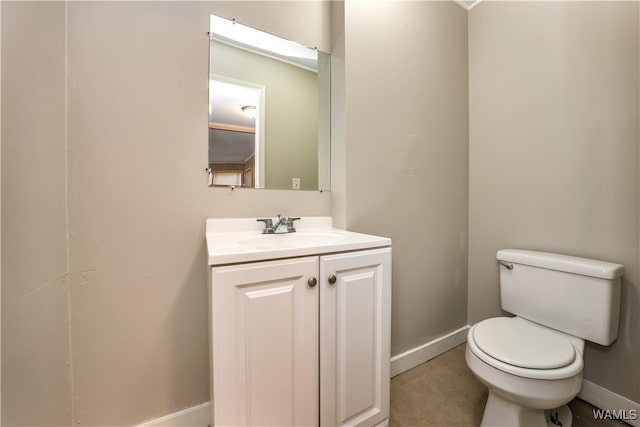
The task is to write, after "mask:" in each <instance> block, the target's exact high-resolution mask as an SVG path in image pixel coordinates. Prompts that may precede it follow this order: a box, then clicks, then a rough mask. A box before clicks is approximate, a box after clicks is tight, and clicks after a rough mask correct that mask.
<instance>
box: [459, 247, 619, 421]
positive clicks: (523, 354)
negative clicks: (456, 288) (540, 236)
mask: <svg viewBox="0 0 640 427" xmlns="http://www.w3.org/2000/svg"><path fill="white" fill-rule="evenodd" d="M496 258H497V260H498V263H499V265H500V305H501V307H502V309H503V310H505V311H507V312H509V313H512V314H514V315H515V316H514V317H494V318H490V319H486V320H483V321H481V322H478V323H477V324H475V325H474V326H473V327H471V328H470V329H469V334H468V336H467V349H466V355H465V358H466V361H467V365H468V366H469V368H470V369H471V372H473V374H474V375H475V376H476V378H478V380H480V382H482V383H483V384H484V385H485V386H486V387H487V388H488V389H489V397H488V398H487V403H486V405H485V409H484V413H483V416H482V423H481V426H484V427H487V426H513V427H517V426H532V427H546V426H549V425H560V424H559V423H561V425H562V426H563V427H570V426H571V424H572V419H571V411H570V410H569V408H568V407H567V406H566V403H568V402H569V401H571V400H572V399H573V398H574V397H575V396H576V395H577V394H578V392H579V391H580V387H581V385H582V368H583V350H584V343H585V340H588V341H592V342H595V343H598V344H601V345H609V344H611V343H612V342H613V341H614V340H615V339H616V338H617V336H618V320H619V311H620V283H621V281H622V279H621V277H622V276H623V274H624V266H622V265H620V264H615V263H610V262H606V261H597V260H592V259H586V258H579V257H574V256H568V255H560V254H553V253H548V252H537V251H527V250H519V249H503V250H500V251H498V253H497V254H496Z"/></svg>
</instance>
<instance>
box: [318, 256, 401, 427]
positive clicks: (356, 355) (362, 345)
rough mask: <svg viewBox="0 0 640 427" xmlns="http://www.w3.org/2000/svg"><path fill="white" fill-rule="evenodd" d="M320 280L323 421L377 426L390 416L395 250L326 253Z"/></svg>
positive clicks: (330, 423) (321, 415) (322, 257)
mask: <svg viewBox="0 0 640 427" xmlns="http://www.w3.org/2000/svg"><path fill="white" fill-rule="evenodd" d="M320 282H321V285H322V288H321V289H320V306H321V310H320V424H321V425H323V426H343V425H349V426H356V425H357V426H360V425H361V426H374V425H377V424H379V423H381V422H383V421H384V420H386V419H388V418H389V358H390V341H391V249H390V248H385V249H376V250H368V251H360V252H352V253H344V254H337V255H328V256H321V257H320ZM330 282H333V283H330Z"/></svg>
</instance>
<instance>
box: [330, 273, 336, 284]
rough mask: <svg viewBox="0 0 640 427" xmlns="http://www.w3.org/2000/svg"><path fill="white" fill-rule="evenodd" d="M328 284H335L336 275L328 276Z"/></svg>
mask: <svg viewBox="0 0 640 427" xmlns="http://www.w3.org/2000/svg"><path fill="white" fill-rule="evenodd" d="M329 283H330V284H332V285H333V284H335V283H336V275H335V274H332V275H331V276H329Z"/></svg>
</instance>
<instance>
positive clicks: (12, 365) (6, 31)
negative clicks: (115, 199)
mask: <svg viewBox="0 0 640 427" xmlns="http://www.w3.org/2000/svg"><path fill="white" fill-rule="evenodd" d="M64 26H65V17H64V4H63V3H56V2H51V3H36V2H33V3H32V2H20V3H14V2H5V1H3V2H2V34H1V38H2V124H3V126H2V189H1V190H2V191H1V192H2V208H3V209H2V232H3V233H2V254H3V257H2V425H3V426H13V425H48V426H53V425H70V424H71V417H70V413H71V388H70V387H71V381H70V369H69V366H68V362H69V360H70V359H69V338H68V324H67V323H68V322H67V316H68V313H67V309H68V306H67V292H66V289H67V287H66V286H67V282H66V279H67V276H66V272H67V241H66V238H67V237H66V236H67V229H66V197H65V194H66V180H65V113H64V110H65V109H64V92H65V76H64V72H65V63H64Z"/></svg>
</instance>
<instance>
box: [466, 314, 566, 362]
mask: <svg viewBox="0 0 640 427" xmlns="http://www.w3.org/2000/svg"><path fill="white" fill-rule="evenodd" d="M473 339H474V340H475V343H476V344H477V345H478V347H480V350H482V351H483V352H485V353H487V354H488V355H489V356H491V357H493V358H494V359H498V360H500V361H502V362H504V363H507V364H509V365H513V366H519V367H521V368H529V369H555V368H562V367H564V366H567V365H569V364H570V363H571V362H573V361H574V360H575V358H576V351H575V349H574V347H573V345H572V344H571V342H569V340H568V339H566V338H565V337H563V336H562V335H559V334H556V333H554V332H552V331H550V330H549V329H547V328H544V327H542V326H537V325H534V324H532V323H529V322H524V321H522V320H521V319H518V318H517V317H512V318H510V317H494V318H492V319H487V320H486V321H484V322H480V323H479V324H478V326H477V327H476V328H475V329H474V333H473Z"/></svg>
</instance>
